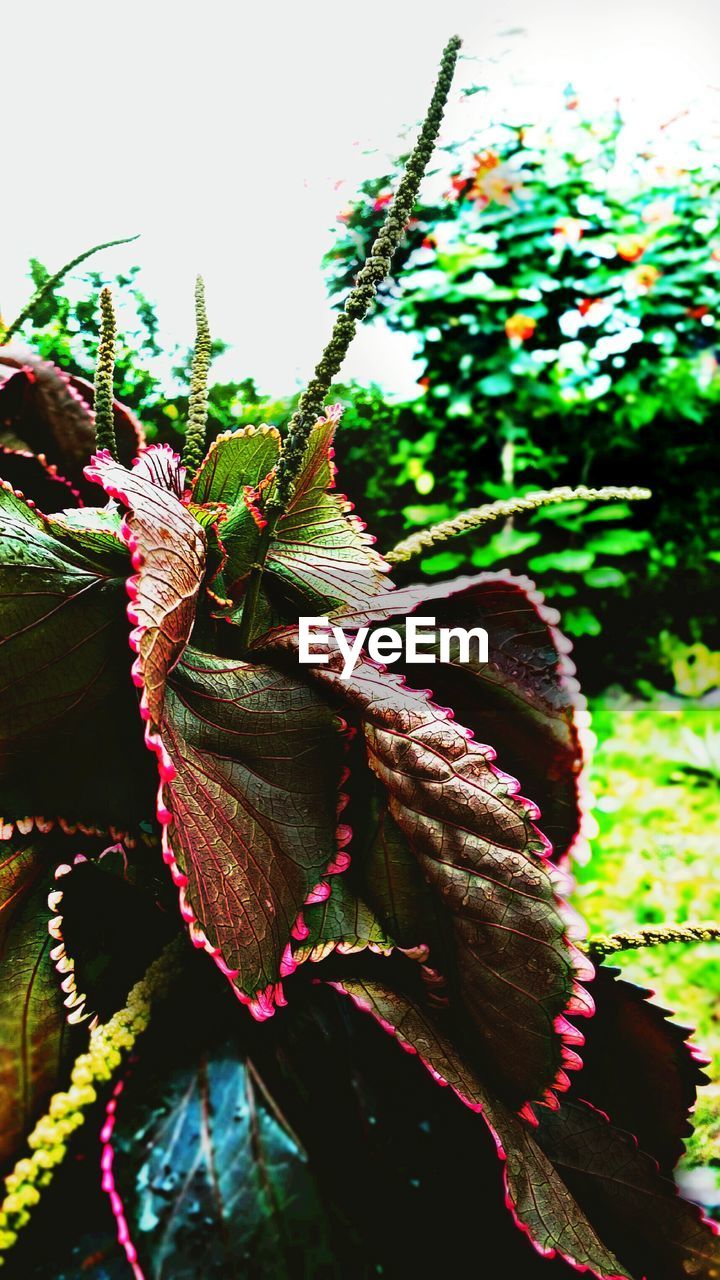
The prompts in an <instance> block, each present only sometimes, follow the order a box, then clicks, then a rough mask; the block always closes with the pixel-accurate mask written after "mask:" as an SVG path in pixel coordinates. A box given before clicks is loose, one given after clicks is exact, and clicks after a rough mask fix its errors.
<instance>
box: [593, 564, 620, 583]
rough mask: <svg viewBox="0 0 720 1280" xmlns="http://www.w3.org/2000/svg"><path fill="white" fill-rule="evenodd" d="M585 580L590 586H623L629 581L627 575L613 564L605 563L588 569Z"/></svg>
mask: <svg viewBox="0 0 720 1280" xmlns="http://www.w3.org/2000/svg"><path fill="white" fill-rule="evenodd" d="M585 581H586V583H587V585H588V586H589V587H598V588H603V587H622V586H624V584H625V583H626V582H627V575H626V574H624V573H622V571H621V570H620V569H616V568H614V566H613V565H609V564H607V565H605V564H604V565H598V566H597V568H595V569H588V571H587V573H586V574H585Z"/></svg>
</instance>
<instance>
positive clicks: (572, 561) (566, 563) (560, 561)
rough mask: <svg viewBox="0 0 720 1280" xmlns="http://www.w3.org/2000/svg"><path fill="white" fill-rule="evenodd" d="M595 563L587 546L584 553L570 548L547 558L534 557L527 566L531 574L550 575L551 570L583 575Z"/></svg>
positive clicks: (592, 554)
mask: <svg viewBox="0 0 720 1280" xmlns="http://www.w3.org/2000/svg"><path fill="white" fill-rule="evenodd" d="M594 562H595V555H594V553H593V551H592V550H590V548H589V546H588V548H587V549H586V550H585V551H573V550H572V549H571V548H570V547H568V548H567V550H565V551H557V552H555V553H554V554H553V555H549V556H534V557H533V559H532V560H530V561H528V564H529V566H530V568H531V570H532V572H533V573H550V572H552V570H553V569H555V570H557V571H558V572H559V573H584V572H585V571H586V570H587V569H590V568H591V567H592V565H593V564H594Z"/></svg>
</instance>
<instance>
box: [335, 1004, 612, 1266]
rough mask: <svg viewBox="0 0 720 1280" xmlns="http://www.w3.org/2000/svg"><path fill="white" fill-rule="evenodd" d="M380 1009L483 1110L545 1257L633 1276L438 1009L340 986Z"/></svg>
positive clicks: (516, 1213) (512, 1201) (517, 1204)
mask: <svg viewBox="0 0 720 1280" xmlns="http://www.w3.org/2000/svg"><path fill="white" fill-rule="evenodd" d="M332 985H333V986H334V987H335V989H336V990H337V991H340V992H342V993H343V994H345V995H348V996H350V998H351V999H352V1000H353V1001H354V1003H355V1004H356V1005H357V1006H358V1007H359V1008H360V1009H362V1010H364V1011H365V1012H367V1013H370V1014H372V1016H373V1017H374V1018H375V1019H376V1020H377V1021H378V1022H379V1023H380V1025H381V1026H382V1027H383V1029H384V1030H385V1031H387V1032H389V1033H390V1035H393V1036H395V1038H396V1039H397V1041H398V1043H399V1044H400V1045H401V1046H402V1048H403V1049H405V1050H406V1051H407V1052H409V1053H412V1054H417V1055H418V1057H419V1058H420V1060H421V1061H422V1063H423V1065H424V1066H425V1067H426V1069H427V1070H428V1071H429V1072H430V1074H431V1076H432V1077H433V1079H434V1080H435V1081H436V1082H437V1083H438V1084H442V1085H448V1086H449V1087H450V1088H451V1089H452V1090H453V1092H454V1093H456V1094H457V1095H458V1097H459V1098H460V1099H461V1101H462V1102H463V1103H464V1104H465V1106H467V1107H469V1108H470V1110H472V1111H476V1112H478V1113H479V1114H480V1115H482V1117H483V1119H484V1121H485V1123H486V1124H487V1126H488V1128H489V1130H490V1133H491V1134H492V1136H493V1139H494V1141H495V1145H496V1148H497V1152H498V1156H499V1157H500V1159H501V1160H503V1161H504V1162H505V1189H506V1203H507V1206H508V1208H509V1209H510V1210H511V1212H512V1214H513V1217H514V1218H515V1221H516V1223H517V1225H518V1226H519V1227H520V1229H521V1230H522V1231H524V1232H525V1233H526V1234H527V1235H528V1236H529V1238H530V1240H531V1242H532V1244H533V1245H534V1247H535V1249H537V1251H538V1252H539V1253H541V1254H543V1255H544V1256H545V1257H554V1256H555V1255H556V1254H559V1255H560V1257H562V1258H564V1259H565V1261H567V1262H569V1263H571V1265H573V1266H574V1267H576V1268H577V1269H579V1270H581V1271H582V1270H588V1269H590V1270H592V1271H593V1273H594V1274H595V1275H597V1276H601V1277H602V1278H603V1280H632V1277H631V1273H630V1272H629V1271H626V1270H625V1269H624V1268H623V1267H622V1266H621V1264H620V1263H619V1262H618V1260H617V1258H616V1257H615V1256H614V1255H613V1254H612V1253H611V1252H610V1250H609V1249H607V1248H606V1247H605V1245H604V1244H603V1243H602V1239H601V1238H600V1237H599V1236H598V1234H597V1232H596V1230H595V1228H594V1226H593V1224H592V1222H591V1221H589V1220H588V1217H586V1216H585V1214H583V1213H582V1212H581V1210H580V1209H579V1207H578V1205H577V1204H576V1203H575V1202H574V1201H573V1198H572V1196H571V1195H570V1193H569V1191H568V1188H567V1187H566V1186H565V1184H564V1182H563V1180H562V1178H561V1177H560V1176H558V1173H557V1171H556V1170H555V1169H554V1168H553V1166H552V1164H551V1163H550V1161H549V1160H548V1159H547V1157H546V1156H545V1155H544V1154H543V1152H542V1150H540V1148H539V1147H538V1145H537V1143H536V1141H535V1139H534V1137H533V1132H532V1130H531V1129H530V1128H529V1127H528V1126H527V1125H526V1124H524V1123H523V1121H522V1120H520V1119H519V1118H518V1117H517V1116H515V1115H513V1113H512V1112H511V1111H510V1110H509V1109H508V1108H507V1107H506V1106H505V1105H504V1104H503V1103H502V1102H500V1101H499V1100H498V1099H497V1098H495V1097H494V1096H493V1094H492V1092H491V1091H488V1089H487V1088H486V1087H485V1086H484V1085H483V1084H482V1082H481V1081H480V1079H479V1077H478V1076H477V1073H476V1072H475V1071H474V1070H473V1068H472V1067H470V1066H469V1065H468V1063H467V1061H465V1060H464V1059H463V1057H462V1055H461V1054H460V1053H458V1051H457V1049H456V1048H455V1046H454V1044H453V1042H452V1040H451V1039H450V1038H449V1037H448V1036H447V1034H446V1032H445V1031H444V1030H443V1026H442V1014H439V1013H437V1012H435V1011H430V1010H429V1009H427V1008H424V1007H422V1006H421V1005H420V1004H418V1003H417V1002H414V1001H410V1000H408V999H406V998H405V997H404V996H400V995H398V994H396V993H395V992H393V991H390V990H389V989H388V988H387V987H383V986H380V985H379V984H377V983H368V982H358V981H352V982H344V983H333V984H332Z"/></svg>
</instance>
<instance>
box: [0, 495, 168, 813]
mask: <svg viewBox="0 0 720 1280" xmlns="http://www.w3.org/2000/svg"><path fill="white" fill-rule="evenodd" d="M93 521H94V518H90V519H89V520H88V522H87V523H86V524H85V525H83V526H80V524H79V523H76V517H73V518H71V519H69V518H67V517H64V518H63V519H62V520H54V519H52V518H46V517H44V516H41V515H40V514H39V512H37V511H35V510H34V509H32V508H31V507H29V506H28V505H27V504H26V503H25V502H23V500H22V499H21V498H18V497H17V496H16V495H15V494H14V493H13V492H12V491H11V490H9V489H8V488H7V487H2V486H0V619H1V622H2V625H1V626H0V634H1V635H2V640H1V641H0V654H1V655H2V670H3V680H2V697H1V701H0V705H1V709H2V713H1V714H0V762H1V763H2V773H1V775H0V813H2V815H3V816H4V817H5V818H6V819H8V818H21V817H25V816H28V815H40V816H43V817H45V818H55V817H63V818H66V819H69V820H70V821H72V822H78V821H80V822H84V823H89V824H95V825H98V826H101V827H103V828H107V827H108V826H109V825H111V824H113V825H115V826H118V827H121V828H126V827H127V826H130V825H135V824H136V823H137V822H139V821H140V820H141V819H142V818H146V817H149V816H150V815H151V814H152V812H153V799H152V790H153V788H152V770H150V771H148V770H147V761H146V760H144V759H143V754H144V753H143V752H142V732H141V730H140V727H139V724H138V716H137V698H136V694H135V691H134V689H133V686H132V681H131V679H130V671H129V667H128V661H127V621H126V617H125V605H126V600H127V596H126V593H125V578H126V576H127V572H128V568H129V560H128V555H127V550H126V548H125V547H124V545H123V544H122V543H121V542H120V541H119V539H118V538H117V537H116V536H115V534H114V532H113V531H112V530H110V529H108V528H107V527H106V525H105V524H103V523H102V522H101V527H97V528H95V527H94V523H93Z"/></svg>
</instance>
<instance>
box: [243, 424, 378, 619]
mask: <svg viewBox="0 0 720 1280" xmlns="http://www.w3.org/2000/svg"><path fill="white" fill-rule="evenodd" d="M337 420H338V414H337V413H336V412H333V411H328V413H327V415H326V417H325V418H322V419H321V420H319V421H318V422H317V423H316V425H315V426H314V428H313V430H312V432H311V434H310V438H309V440H308V444H307V447H306V450H305V455H304V458H303V465H302V469H301V471H300V475H299V476H298V479H297V481H296V484H295V489H294V491H293V496H292V498H291V500H290V504H289V506H288V509H287V511H286V512H285V513H284V514H283V515H282V517H281V518H280V521H279V523H278V525H277V528H276V530H275V534H274V536H273V539H272V542H271V544H270V550H269V553H268V556H267V560H266V562H265V570H266V575H267V577H268V578H269V580H270V587H269V588H268V589H270V588H271V587H272V581H273V579H275V580H276V581H277V582H278V583H279V584H280V585H281V587H282V589H283V591H284V592H285V593H287V592H288V591H289V592H290V593H291V595H292V596H293V597H299V598H300V599H301V600H303V601H305V602H307V604H308V605H309V606H310V607H311V608H313V609H326V608H332V607H336V606H337V605H339V604H343V603H353V602H358V601H360V600H362V599H365V598H366V597H367V596H368V595H374V594H376V593H377V592H378V591H380V590H384V589H385V587H386V585H387V582H386V579H385V577H384V575H385V573H386V572H387V565H386V564H385V562H384V561H383V560H382V558H381V557H380V556H379V555H378V553H377V552H376V551H375V550H373V548H372V543H373V539H372V537H371V536H370V535H369V534H367V533H365V526H364V524H363V522H362V521H361V520H359V519H358V517H357V516H355V515H353V514H352V504H351V503H349V502H348V501H347V499H346V498H344V497H343V496H342V495H341V494H337V493H334V492H332V489H333V486H334V483H335V475H334V467H333V464H332V461H331V459H332V441H333V437H334V434H335V427H336V425H337ZM265 439H266V441H268V448H269V447H270V444H269V441H270V439H271V437H269V436H268V437H265ZM262 488H263V485H262V483H261V484H260V485H259V486H258V489H256V491H255V492H254V493H250V492H246V493H245V494H244V495H243V497H242V500H241V501H239V502H237V503H236V504H235V505H234V506H233V508H232V510H231V511H230V513H229V515H228V517H227V520H226V521H225V522H224V523H223V524H222V526H221V528H220V537H221V539H222V542H223V545H224V546H225V549H226V551H227V563H226V565H225V566H224V568H223V580H224V582H225V583H226V586H227V594H228V595H230V596H232V597H233V599H239V598H240V596H241V595H242V593H243V589H244V583H245V580H246V578H247V574H248V572H249V570H250V567H251V565H252V564H253V562H254V560H255V558H256V554H257V547H258V545H259V540H260V530H261V527H262V525H263V517H262V516H261V514H260V510H259V507H258V505H257V504H258V500H259V497H260V490H261V489H262Z"/></svg>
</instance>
